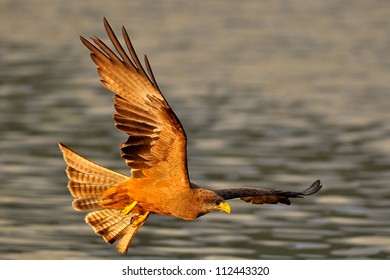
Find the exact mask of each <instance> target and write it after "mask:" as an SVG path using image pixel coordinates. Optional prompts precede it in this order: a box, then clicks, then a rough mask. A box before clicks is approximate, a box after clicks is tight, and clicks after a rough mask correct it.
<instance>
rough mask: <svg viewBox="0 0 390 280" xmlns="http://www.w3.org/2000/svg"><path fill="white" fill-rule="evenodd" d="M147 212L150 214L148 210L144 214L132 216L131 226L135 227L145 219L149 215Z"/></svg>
mask: <svg viewBox="0 0 390 280" xmlns="http://www.w3.org/2000/svg"><path fill="white" fill-rule="evenodd" d="M149 214H150V212H149V211H147V212H146V213H145V214H143V215H141V216H137V217H133V220H132V223H131V226H133V227H137V226H138V225H139V224H142V223H143V222H144V221H145V220H146V218H147V217H148V216H149Z"/></svg>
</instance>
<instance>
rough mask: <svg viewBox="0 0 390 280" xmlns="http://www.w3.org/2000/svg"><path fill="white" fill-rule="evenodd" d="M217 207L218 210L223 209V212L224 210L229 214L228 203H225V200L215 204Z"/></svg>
mask: <svg viewBox="0 0 390 280" xmlns="http://www.w3.org/2000/svg"><path fill="white" fill-rule="evenodd" d="M217 209H218V210H219V211H223V212H226V213H228V214H230V205H229V204H228V203H227V202H221V203H220V204H219V205H218V206H217Z"/></svg>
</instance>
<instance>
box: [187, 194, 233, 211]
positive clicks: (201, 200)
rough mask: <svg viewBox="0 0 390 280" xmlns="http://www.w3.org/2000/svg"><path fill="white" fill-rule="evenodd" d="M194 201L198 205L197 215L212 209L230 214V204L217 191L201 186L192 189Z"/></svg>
mask: <svg viewBox="0 0 390 280" xmlns="http://www.w3.org/2000/svg"><path fill="white" fill-rule="evenodd" d="M194 193H195V199H196V201H197V202H196V203H197V204H198V206H199V209H198V211H199V214H198V217H200V216H203V215H205V214H207V213H210V212H214V211H222V212H226V213H228V214H230V205H229V204H228V203H227V202H226V201H225V200H224V199H223V198H222V197H221V196H220V195H218V194H217V193H215V192H213V191H212V190H207V189H203V188H197V189H194Z"/></svg>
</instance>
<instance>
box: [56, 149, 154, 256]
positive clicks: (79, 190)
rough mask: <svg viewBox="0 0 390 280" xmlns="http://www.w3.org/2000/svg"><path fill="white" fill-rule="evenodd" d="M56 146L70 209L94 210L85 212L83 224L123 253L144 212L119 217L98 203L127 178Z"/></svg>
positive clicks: (136, 211) (118, 213)
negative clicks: (64, 176)
mask: <svg viewBox="0 0 390 280" xmlns="http://www.w3.org/2000/svg"><path fill="white" fill-rule="evenodd" d="M58 145H59V147H60V149H61V151H62V153H63V155H64V159H65V162H66V163H67V165H68V167H67V168H66V174H67V175H68V178H69V182H68V188H69V191H70V193H71V194H72V196H73V197H74V198H75V200H74V201H73V204H72V205H73V208H74V209H75V210H77V211H83V210H97V211H94V212H90V213H88V214H87V215H86V217H85V221H86V222H87V223H88V224H89V225H90V226H91V227H92V228H93V230H94V231H95V232H96V233H97V234H98V235H100V236H102V237H103V239H104V240H105V241H106V242H108V243H110V244H112V243H114V242H115V241H116V240H119V241H118V244H117V248H118V251H119V252H121V253H126V252H127V250H128V248H129V246H130V243H131V240H132V239H133V237H134V235H135V234H136V233H137V231H138V230H139V228H140V227H141V226H142V225H143V224H144V222H145V220H146V218H147V215H146V216H144V218H143V219H142V220H140V219H139V218H138V217H139V216H142V215H144V214H145V213H139V211H138V209H137V208H134V209H133V211H131V212H130V213H128V214H126V215H123V214H122V215H121V211H120V210H115V209H107V208H103V207H101V205H100V202H101V196H102V195H103V193H104V192H105V191H106V190H107V189H109V188H111V187H113V186H115V185H117V184H119V183H120V182H122V181H124V180H126V179H127V178H128V177H126V176H124V175H122V174H119V173H117V172H114V171H112V170H109V169H107V168H104V167H102V166H100V165H97V164H95V163H93V162H91V161H89V160H87V159H85V158H84V157H82V156H80V155H78V154H77V153H75V152H74V151H72V150H71V149H69V148H68V147H66V146H65V145H63V144H61V143H59V144H58Z"/></svg>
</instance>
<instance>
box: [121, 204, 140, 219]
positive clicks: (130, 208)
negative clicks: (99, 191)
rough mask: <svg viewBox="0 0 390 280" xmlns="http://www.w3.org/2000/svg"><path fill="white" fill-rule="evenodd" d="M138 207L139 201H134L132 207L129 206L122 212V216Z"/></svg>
mask: <svg viewBox="0 0 390 280" xmlns="http://www.w3.org/2000/svg"><path fill="white" fill-rule="evenodd" d="M136 205H137V201H133V202H132V203H131V204H130V205H127V206H126V207H125V208H123V210H122V211H121V215H122V216H126V215H127V214H129V213H130V212H131V211H132V210H133V209H134V207H135V206H136Z"/></svg>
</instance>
